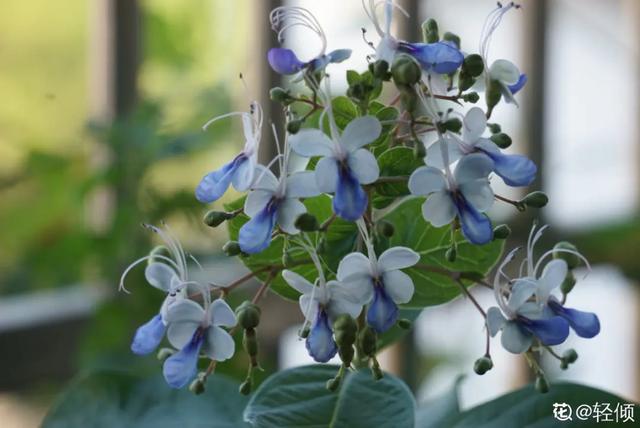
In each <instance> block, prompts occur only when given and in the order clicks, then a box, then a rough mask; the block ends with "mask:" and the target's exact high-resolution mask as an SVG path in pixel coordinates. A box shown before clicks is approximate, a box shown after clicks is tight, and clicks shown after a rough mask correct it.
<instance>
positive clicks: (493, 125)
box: [487, 123, 511, 144]
mask: <svg viewBox="0 0 640 428" xmlns="http://www.w3.org/2000/svg"><path fill="white" fill-rule="evenodd" d="M487 128H489V131H491V133H492V134H499V133H500V132H502V127H501V126H500V125H499V124H497V123H487ZM509 144H511V143H509Z"/></svg>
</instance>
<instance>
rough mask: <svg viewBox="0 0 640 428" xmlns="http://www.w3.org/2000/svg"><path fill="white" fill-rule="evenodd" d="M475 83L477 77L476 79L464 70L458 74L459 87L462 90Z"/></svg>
mask: <svg viewBox="0 0 640 428" xmlns="http://www.w3.org/2000/svg"><path fill="white" fill-rule="evenodd" d="M474 83H476V79H474V78H473V76H471V75H470V74H469V73H468V72H466V71H464V70H460V73H459V74H458V89H460V91H466V90H467V89H469V88H471V87H472V86H473V84H474Z"/></svg>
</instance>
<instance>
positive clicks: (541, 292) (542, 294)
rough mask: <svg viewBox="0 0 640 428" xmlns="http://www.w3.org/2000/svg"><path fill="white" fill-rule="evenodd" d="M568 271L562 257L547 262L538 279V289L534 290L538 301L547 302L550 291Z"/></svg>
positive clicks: (556, 286)
mask: <svg viewBox="0 0 640 428" xmlns="http://www.w3.org/2000/svg"><path fill="white" fill-rule="evenodd" d="M568 272H569V267H568V266H567V262H565V261H564V260H562V259H554V260H551V261H550V262H549V263H547V264H546V266H545V267H544V270H543V271H542V275H540V279H539V280H538V289H537V290H536V297H537V299H538V302H540V303H547V300H549V296H550V295H551V292H552V291H553V290H555V289H556V288H558V287H560V284H562V282H563V281H564V279H565V278H566V277H567V273H568Z"/></svg>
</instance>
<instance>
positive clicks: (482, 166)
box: [453, 153, 493, 184]
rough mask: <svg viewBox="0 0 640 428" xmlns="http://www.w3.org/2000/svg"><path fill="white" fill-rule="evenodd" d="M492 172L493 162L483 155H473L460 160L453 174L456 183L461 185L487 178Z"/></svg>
mask: <svg viewBox="0 0 640 428" xmlns="http://www.w3.org/2000/svg"><path fill="white" fill-rule="evenodd" d="M492 170H493V161H492V160H491V158H490V157H489V156H487V155H485V154H483V153H473V154H470V155H467V156H465V157H463V158H462V159H460V162H458V164H457V165H456V170H455V172H454V173H453V175H454V176H455V179H456V182H457V183H458V184H463V183H465V182H467V181H473V180H477V179H479V178H487V177H488V176H489V174H490V173H491V171H492Z"/></svg>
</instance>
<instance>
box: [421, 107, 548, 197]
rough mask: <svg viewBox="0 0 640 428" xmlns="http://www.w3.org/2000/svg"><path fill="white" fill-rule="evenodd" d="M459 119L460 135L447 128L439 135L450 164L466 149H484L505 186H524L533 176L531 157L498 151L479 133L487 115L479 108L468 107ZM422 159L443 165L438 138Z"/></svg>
mask: <svg viewBox="0 0 640 428" xmlns="http://www.w3.org/2000/svg"><path fill="white" fill-rule="evenodd" d="M462 123H463V127H462V138H459V137H458V136H457V135H455V134H452V133H449V132H448V133H446V134H445V135H444V136H443V138H444V140H445V143H446V145H447V148H448V156H449V163H450V164H451V163H453V162H456V161H457V160H459V159H460V158H461V157H463V156H465V155H468V154H470V153H484V154H485V155H487V156H489V157H490V158H491V160H492V161H493V171H494V172H495V173H496V174H497V175H499V176H500V177H501V178H502V179H503V180H504V182H505V183H506V184H507V185H509V186H515V187H520V186H528V185H529V184H531V182H532V181H533V180H534V179H535V178H536V173H537V170H538V168H537V167H536V164H535V163H533V161H531V160H530V159H529V158H527V157H526V156H523V155H511V154H505V153H502V151H501V150H500V148H499V147H498V146H497V145H496V144H495V143H494V142H493V141H491V140H490V139H489V138H485V137H483V136H482V135H483V134H484V132H485V129H486V127H487V117H486V115H485V113H484V111H482V109H481V108H479V107H473V108H472V109H470V110H469V111H468V112H467V114H466V115H465V117H464V120H463V122H462ZM426 163H427V165H429V166H434V167H436V168H444V162H443V160H442V150H441V147H440V141H439V140H438V141H436V142H435V143H433V144H432V145H431V146H429V148H428V149H427V157H426Z"/></svg>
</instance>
